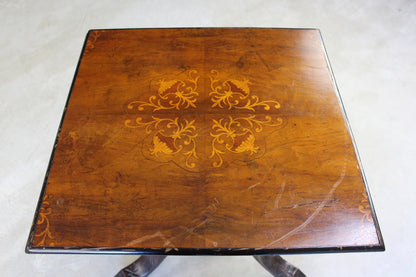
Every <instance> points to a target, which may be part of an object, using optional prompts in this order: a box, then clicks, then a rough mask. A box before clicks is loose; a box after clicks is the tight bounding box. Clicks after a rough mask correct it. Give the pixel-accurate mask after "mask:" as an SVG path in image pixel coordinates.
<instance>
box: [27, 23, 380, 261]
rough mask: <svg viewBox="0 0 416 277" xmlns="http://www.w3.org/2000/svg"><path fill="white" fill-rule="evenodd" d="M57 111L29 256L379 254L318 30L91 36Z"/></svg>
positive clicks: (153, 31)
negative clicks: (60, 116)
mask: <svg viewBox="0 0 416 277" xmlns="http://www.w3.org/2000/svg"><path fill="white" fill-rule="evenodd" d="M66 109H67V110H66V114H65V117H64V120H63V124H62V126H61V129H60V132H59V140H58V142H57V145H56V146H55V147H56V149H55V151H54V154H53V161H52V162H51V167H50V169H49V170H48V174H47V178H46V181H45V187H44V191H43V194H42V196H41V202H40V204H41V205H40V206H39V209H38V211H37V214H36V217H35V226H34V227H35V228H33V230H32V233H31V236H30V238H29V242H28V251H29V252H31V251H32V252H36V251H40V252H41V251H53V250H59V249H72V250H74V252H75V251H76V250H78V251H79V252H82V251H87V250H88V249H97V250H104V251H105V250H106V249H107V250H109V251H110V250H111V249H129V250H130V251H138V252H140V251H141V252H146V253H159V254H160V253H168V254H171V253H173V254H174V253H191V252H192V251H193V252H192V253H197V254H198V253H222V254H235V253H243V254H244V253H246V252H247V249H249V250H250V251H248V252H247V253H249V252H250V253H275V252H276V253H279V252H285V251H291V250H293V251H297V250H298V251H301V252H307V251H317V249H320V250H325V249H327V250H342V249H350V250H366V249H370V250H371V249H372V250H381V249H383V247H384V245H383V241H382V238H381V234H380V232H379V229H378V225H377V221H376V218H375V215H374V212H373V211H372V206H371V204H370V203H369V201H368V198H367V193H368V192H367V191H366V186H365V182H364V181H363V177H362V170H361V169H360V165H359V162H358V160H357V156H356V153H355V150H354V146H353V143H352V140H351V137H350V133H349V130H348V127H347V125H346V122H345V119H344V116H343V110H342V108H341V107H340V103H339V100H338V98H337V92H336V88H335V86H334V83H333V81H332V75H331V71H330V68H329V65H328V63H327V59H326V55H325V51H324V49H323V46H322V40H321V37H320V34H319V31H318V30H313V29H245V28H239V29H233V28H219V29H216V28H211V29H210V28H208V29H131V30H93V31H90V32H89V34H88V36H87V41H86V44H85V47H84V50H83V54H82V57H81V60H80V64H79V68H78V71H77V74H76V76H75V80H74V84H73V87H72V90H71V96H70V100H69V103H68V105H67V108H66ZM122 251H124V250H122ZM126 251H127V250H126ZM239 251H240V252H239Z"/></svg>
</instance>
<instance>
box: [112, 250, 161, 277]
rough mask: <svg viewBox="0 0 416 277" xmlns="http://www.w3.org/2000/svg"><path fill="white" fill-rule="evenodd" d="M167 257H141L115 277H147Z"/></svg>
mask: <svg viewBox="0 0 416 277" xmlns="http://www.w3.org/2000/svg"><path fill="white" fill-rule="evenodd" d="M165 258H166V256H163V255H160V256H140V258H138V259H137V260H136V261H134V262H133V263H132V264H130V265H128V266H126V267H125V268H123V269H122V270H120V272H119V273H117V275H116V276H114V277H145V276H149V274H150V273H152V272H153V270H155V269H156V267H158V266H159V265H160V264H161V263H162V262H163V260H164V259H165Z"/></svg>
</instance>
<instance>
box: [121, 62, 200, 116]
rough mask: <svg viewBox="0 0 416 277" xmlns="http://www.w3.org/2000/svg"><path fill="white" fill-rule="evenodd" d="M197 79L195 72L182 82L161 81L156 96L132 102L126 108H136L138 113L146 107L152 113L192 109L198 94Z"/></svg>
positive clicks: (176, 80) (192, 71)
mask: <svg viewBox="0 0 416 277" xmlns="http://www.w3.org/2000/svg"><path fill="white" fill-rule="evenodd" d="M198 79H199V76H198V75H197V71H196V70H191V71H189V72H188V78H187V79H184V80H179V79H173V80H166V79H162V80H160V81H159V82H158V83H159V89H158V95H157V96H155V95H152V96H150V97H149V99H148V101H132V102H130V103H129V105H128V108H129V109H133V108H134V107H135V106H137V109H138V110H139V111H144V110H145V108H146V107H149V108H151V109H152V110H153V111H154V112H155V111H158V110H170V109H176V110H180V109H187V108H189V107H194V108H196V106H195V102H196V97H197V96H198V95H199V94H198V91H197V89H198Z"/></svg>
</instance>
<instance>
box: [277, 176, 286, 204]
mask: <svg viewBox="0 0 416 277" xmlns="http://www.w3.org/2000/svg"><path fill="white" fill-rule="evenodd" d="M285 186H286V182H285V181H283V183H282V186H281V187H280V189H281V191H280V193H279V194H278V195H277V197H276V199H275V200H274V208H275V209H277V208H279V201H280V199H281V198H282V195H283V192H284V191H285Z"/></svg>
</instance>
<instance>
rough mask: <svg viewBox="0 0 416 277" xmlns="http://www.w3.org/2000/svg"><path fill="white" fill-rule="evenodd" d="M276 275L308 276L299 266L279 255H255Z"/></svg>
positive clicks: (257, 259) (284, 276)
mask: <svg viewBox="0 0 416 277" xmlns="http://www.w3.org/2000/svg"><path fill="white" fill-rule="evenodd" d="M253 257H254V259H256V261H258V262H259V263H260V264H261V265H262V266H263V267H264V268H265V269H266V270H267V271H268V272H270V273H271V274H272V275H273V276H274V277H306V275H305V274H303V272H302V271H300V270H299V269H298V268H297V267H295V266H293V265H291V264H290V263H288V262H287V261H285V260H284V259H283V258H282V257H280V256H279V255H261V256H253Z"/></svg>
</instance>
